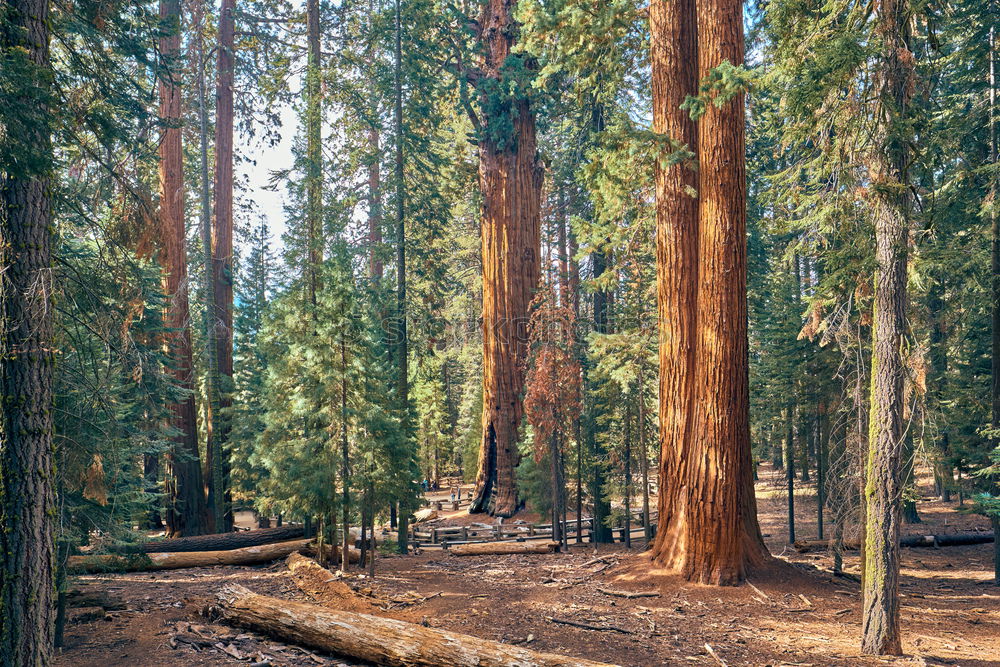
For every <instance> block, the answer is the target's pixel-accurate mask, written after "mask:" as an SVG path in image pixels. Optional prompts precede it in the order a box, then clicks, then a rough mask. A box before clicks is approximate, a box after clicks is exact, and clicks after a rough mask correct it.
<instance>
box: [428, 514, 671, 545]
mask: <svg viewBox="0 0 1000 667" xmlns="http://www.w3.org/2000/svg"><path fill="white" fill-rule="evenodd" d="M656 516H657V515H656V512H651V513H650V517H649V523H650V528H651V531H652V533H654V534H655V532H656ZM633 517H634V520H633V523H632V530H631V535H632V536H634V535H635V534H636V533H638V534H639V535H640V536H643V535H644V529H643V525H642V512H633ZM560 524H561V525H562V526H563V534H565V535H566V539H567V540H570V541H577V536H578V535H579V537H580V540H583V539H586V541H588V542H593V534H594V519H593V518H592V517H584V518H582V519H580V530H579V533H578V531H577V520H576V519H567V520H566V521H564V522H560ZM612 534H613V535H614V536H616V537H617V538H618V540H619V541H621V542H624V541H625V526H624V525H619V526H615V527H614V528H612ZM409 539H410V544H411V546H413V547H418V548H421V549H425V548H447V547H448V546H450V545H453V544H476V543H482V542H524V541H527V540H538V539H552V524H551V523H539V524H534V523H527V524H507V525H503V524H495V525H492V526H485V525H478V526H432V527H430V529H429V530H421V529H420V527H419V525H418V526H411V527H410V536H409Z"/></svg>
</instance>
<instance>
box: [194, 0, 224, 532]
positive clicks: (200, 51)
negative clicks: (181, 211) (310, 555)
mask: <svg viewBox="0 0 1000 667" xmlns="http://www.w3.org/2000/svg"><path fill="white" fill-rule="evenodd" d="M205 9H206V8H205V5H203V4H200V3H197V4H195V5H194V11H195V12H196V13H197V14H196V20H195V24H196V28H195V29H196V31H197V35H198V36H197V38H196V46H197V48H195V50H194V53H193V54H192V57H193V58H194V59H196V68H195V70H196V76H197V79H198V121H199V122H198V125H199V131H198V139H199V141H198V149H199V150H198V153H199V156H198V157H199V167H200V176H201V178H200V183H199V185H200V192H199V198H200V200H201V201H200V204H201V221H200V222H201V247H202V259H203V262H202V264H203V266H204V273H205V294H204V299H205V303H204V306H205V316H204V330H205V358H206V359H207V360H208V364H207V365H208V368H207V369H206V372H205V393H206V394H207V397H208V401H207V405H206V406H205V425H204V426H205V470H204V475H205V476H206V477H207V478H208V480H209V485H208V530H209V532H212V533H214V532H217V531H219V530H222V529H223V528H222V522H220V521H219V520H218V519H221V517H216V516H215V496H214V488H213V486H214V483H215V480H214V475H213V469H214V464H215V459H216V456H215V447H216V433H217V431H218V430H219V429H218V428H217V427H216V423H217V421H218V419H219V394H218V391H219V364H218V357H217V354H218V351H217V349H216V340H215V337H216V328H215V285H214V283H213V280H212V273H213V269H212V188H211V186H210V185H209V181H208V153H209V150H210V146H209V142H208V101H207V93H206V90H205V89H206V86H207V82H206V81H205V76H206V74H205V59H206V56H207V54H206V53H205V38H204V35H205V28H206V26H205Z"/></svg>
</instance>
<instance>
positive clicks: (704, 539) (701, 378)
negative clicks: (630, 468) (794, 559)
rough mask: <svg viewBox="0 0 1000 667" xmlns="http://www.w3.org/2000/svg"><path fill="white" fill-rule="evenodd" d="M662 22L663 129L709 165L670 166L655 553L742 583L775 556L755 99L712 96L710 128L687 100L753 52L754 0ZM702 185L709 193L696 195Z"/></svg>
mask: <svg viewBox="0 0 1000 667" xmlns="http://www.w3.org/2000/svg"><path fill="white" fill-rule="evenodd" d="M650 20H651V23H652V38H653V43H652V65H653V100H654V104H653V108H654V123H655V128H656V129H657V130H658V131H660V132H664V133H667V134H669V135H670V136H671V137H673V138H674V139H675V140H677V141H679V142H680V143H682V144H687V146H688V148H689V149H691V150H694V149H695V147H697V151H696V152H697V154H698V155H699V165H700V168H699V171H698V172H697V175H696V176H695V174H694V173H693V172H691V171H690V169H689V168H687V167H686V166H684V165H677V166H674V167H670V168H667V169H665V168H663V167H658V169H657V188H656V189H657V279H658V280H657V282H658V289H657V294H658V305H659V319H660V327H661V330H660V366H661V368H660V396H661V400H660V423H661V426H660V428H661V431H660V439H661V443H660V445H661V467H660V468H661V469H660V488H661V492H660V507H659V511H660V515H659V525H658V527H657V534H656V541H655V542H654V544H653V548H652V552H651V555H652V557H653V559H654V560H655V561H657V562H658V563H660V564H661V565H664V566H666V567H669V568H671V569H674V570H676V571H678V572H679V573H680V574H681V575H682V576H683V577H685V578H686V579H688V580H690V581H697V582H702V583H708V584H726V585H731V584H737V583H739V582H741V581H742V580H743V579H744V577H745V576H746V573H747V570H748V568H750V567H752V566H754V565H757V564H760V563H762V562H763V561H764V560H765V559H766V558H767V550H766V548H765V547H764V544H763V540H762V538H761V535H760V529H759V528H758V526H757V507H756V500H755V498H754V494H753V470H752V465H751V458H750V432H749V422H748V403H749V389H748V382H749V381H748V375H747V372H748V369H747V330H746V326H747V323H746V238H745V233H746V187H745V171H744V169H745V165H744V129H743V113H744V110H743V96H742V95H740V96H737V97H736V99H734V100H732V101H731V102H729V103H727V104H726V105H724V106H723V107H722V108H721V109H718V108H715V106H714V105H709V109H708V111H707V112H706V114H705V116H704V117H702V119H701V120H700V122H699V123H698V127H697V134H695V129H694V128H693V127H692V126H691V124H690V122H689V121H688V120H687V119H686V114H685V112H683V111H681V110H680V109H678V107H679V105H680V103H681V102H682V101H683V99H684V97H685V95H687V94H691V93H693V92H694V91H695V90H696V89H697V86H696V83H697V81H698V79H699V78H700V77H702V76H705V75H707V74H708V72H709V70H710V69H712V68H713V67H716V66H717V65H719V64H720V63H721V62H723V61H724V60H729V61H730V62H732V63H733V64H740V63H742V62H743V17H742V9H741V4H740V3H739V2H736V1H734V0H704V2H700V3H698V6H697V13H696V12H695V3H694V2H692V1H691V0H681V1H679V2H666V1H665V0H656V1H655V2H653V3H652V4H651V6H650ZM695 53H697V61H698V62H699V68H698V70H697V71H695V70H694V65H693V62H694V60H695V58H694V54H695ZM692 184H696V185H697V191H698V199H697V200H694V199H692V198H691V197H689V196H687V195H686V193H685V186H691V185H692ZM685 197H687V198H686V199H685ZM692 202H694V203H692ZM695 207H697V208H695Z"/></svg>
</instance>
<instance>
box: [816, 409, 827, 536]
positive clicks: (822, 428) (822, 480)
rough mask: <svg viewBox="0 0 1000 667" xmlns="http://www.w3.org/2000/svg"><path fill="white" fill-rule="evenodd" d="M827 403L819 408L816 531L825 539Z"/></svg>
mask: <svg viewBox="0 0 1000 667" xmlns="http://www.w3.org/2000/svg"><path fill="white" fill-rule="evenodd" d="M828 409H829V408H828V407H827V405H826V404H825V403H820V404H819V408H818V410H817V413H818V414H817V424H816V532H817V535H818V536H819V539H821V540H822V539H823V510H825V509H826V440H827V437H828V433H827V428H828V426H827V422H828V416H827V410H828Z"/></svg>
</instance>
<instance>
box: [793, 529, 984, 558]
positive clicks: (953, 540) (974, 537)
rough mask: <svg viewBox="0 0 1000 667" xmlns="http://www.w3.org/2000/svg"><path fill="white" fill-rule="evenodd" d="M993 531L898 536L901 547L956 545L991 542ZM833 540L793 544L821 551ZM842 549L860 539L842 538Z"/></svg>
mask: <svg viewBox="0 0 1000 667" xmlns="http://www.w3.org/2000/svg"><path fill="white" fill-rule="evenodd" d="M993 540H994V536H993V533H985V532H983V533H955V534H953V535H907V536H905V537H902V538H900V540H899V546H901V547H956V546H968V545H972V544H990V543H991V542H993ZM833 544H834V543H833V540H798V541H796V542H795V544H794V545H792V546H794V547H795V550H796V551H799V552H801V553H805V552H807V551H822V550H823V549H832V548H833ZM843 548H844V549H851V550H854V549H860V548H861V542H860V540H844V542H843Z"/></svg>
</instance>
